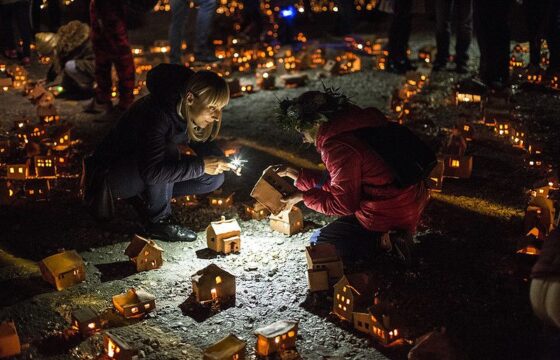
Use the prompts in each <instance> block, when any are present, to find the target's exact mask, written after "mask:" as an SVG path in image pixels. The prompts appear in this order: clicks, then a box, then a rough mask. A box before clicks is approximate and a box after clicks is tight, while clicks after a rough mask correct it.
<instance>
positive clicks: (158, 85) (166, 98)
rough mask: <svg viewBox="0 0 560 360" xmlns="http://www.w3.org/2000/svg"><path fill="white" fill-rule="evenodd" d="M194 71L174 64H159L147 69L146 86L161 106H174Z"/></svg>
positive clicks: (182, 94)
mask: <svg viewBox="0 0 560 360" xmlns="http://www.w3.org/2000/svg"><path fill="white" fill-rule="evenodd" d="M193 74H194V71H192V70H190V69H188V68H186V67H184V66H182V65H175V64H159V65H158V66H156V67H154V68H153V69H152V70H150V71H148V75H147V77H146V87H147V88H148V90H149V91H150V94H151V96H152V97H153V98H154V99H155V100H156V102H158V103H159V104H160V105H161V106H162V107H173V108H176V106H177V103H178V102H179V100H181V98H182V97H183V96H184V95H185V92H186V90H187V86H188V83H189V80H190V78H191V77H192V75H193Z"/></svg>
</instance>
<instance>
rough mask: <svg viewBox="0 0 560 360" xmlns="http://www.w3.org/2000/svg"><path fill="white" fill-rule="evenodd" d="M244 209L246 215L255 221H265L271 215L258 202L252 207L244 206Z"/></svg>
mask: <svg viewBox="0 0 560 360" xmlns="http://www.w3.org/2000/svg"><path fill="white" fill-rule="evenodd" d="M243 209H244V210H245V215H246V216H247V217H250V218H251V219H253V220H263V219H266V218H267V217H268V216H269V215H270V211H268V209H267V208H265V207H264V205H262V204H261V203H260V202H258V201H255V203H254V204H252V205H247V204H244V205H243Z"/></svg>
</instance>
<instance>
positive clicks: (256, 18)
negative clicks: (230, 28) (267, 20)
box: [241, 0, 264, 42]
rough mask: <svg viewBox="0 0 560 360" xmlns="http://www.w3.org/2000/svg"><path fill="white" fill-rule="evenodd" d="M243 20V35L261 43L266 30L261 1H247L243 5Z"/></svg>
mask: <svg viewBox="0 0 560 360" xmlns="http://www.w3.org/2000/svg"><path fill="white" fill-rule="evenodd" d="M242 18H243V22H242V25H241V27H242V29H243V31H242V34H243V35H244V36H246V37H247V38H249V40H250V41H255V42H257V41H260V38H261V34H262V32H263V30H264V24H263V22H264V21H263V15H262V13H261V9H260V1H258V0H246V1H245V2H244V3H243V16H242Z"/></svg>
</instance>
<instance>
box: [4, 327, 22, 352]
mask: <svg viewBox="0 0 560 360" xmlns="http://www.w3.org/2000/svg"><path fill="white" fill-rule="evenodd" d="M20 353H21V343H20V341H19V335H18V333H17V329H16V325H15V324H14V322H13V321H4V322H2V323H0V358H2V359H3V358H8V357H11V356H16V355H19V354H20Z"/></svg>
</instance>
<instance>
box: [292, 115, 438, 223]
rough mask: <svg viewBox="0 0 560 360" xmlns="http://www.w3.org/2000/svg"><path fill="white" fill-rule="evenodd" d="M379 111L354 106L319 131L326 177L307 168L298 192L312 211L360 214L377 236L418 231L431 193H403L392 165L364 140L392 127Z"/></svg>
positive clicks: (413, 190) (421, 188)
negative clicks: (373, 130)
mask: <svg viewBox="0 0 560 360" xmlns="http://www.w3.org/2000/svg"><path fill="white" fill-rule="evenodd" d="M386 121H387V120H386V118H385V116H384V115H383V114H382V113H381V112H380V111H379V110H377V109H375V108H367V109H360V108H358V107H351V108H350V109H348V110H346V111H343V112H341V113H339V114H335V115H334V116H333V118H332V119H330V120H329V121H328V122H326V123H323V124H322V125H321V127H320V128H319V131H318V134H317V140H316V147H317V150H318V152H319V153H320V154H321V159H322V160H323V163H324V164H325V167H326V172H323V173H321V172H318V171H313V170H306V169H303V170H302V171H301V172H300V174H299V177H298V179H297V181H296V187H297V188H298V189H299V190H301V191H303V193H304V195H303V200H304V203H305V205H306V206H307V207H309V208H310V209H313V210H315V211H318V212H320V213H323V214H327V215H338V216H345V215H352V214H354V215H355V216H356V217H357V219H358V220H359V221H360V223H361V224H362V226H364V227H365V228H366V229H368V230H371V231H380V232H386V231H389V230H406V231H415V229H416V225H417V223H418V220H419V218H420V214H421V212H422V210H423V208H424V206H425V204H426V202H427V199H428V193H427V190H426V189H425V188H424V186H423V184H422V183H421V184H417V185H412V186H409V187H406V188H399V187H397V186H396V185H395V179H394V176H393V175H392V172H391V170H390V169H389V167H388V166H387V165H386V163H385V162H384V161H383V160H382V159H381V158H380V157H379V155H377V154H376V153H375V152H374V151H373V150H372V149H371V147H370V146H369V145H368V144H367V143H366V142H365V141H363V140H360V139H359V138H358V132H359V131H360V129H364V128H369V127H378V126H381V125H383V124H385V123H386Z"/></svg>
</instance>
